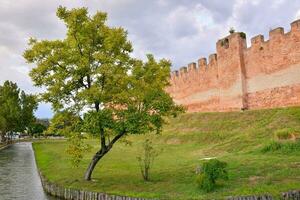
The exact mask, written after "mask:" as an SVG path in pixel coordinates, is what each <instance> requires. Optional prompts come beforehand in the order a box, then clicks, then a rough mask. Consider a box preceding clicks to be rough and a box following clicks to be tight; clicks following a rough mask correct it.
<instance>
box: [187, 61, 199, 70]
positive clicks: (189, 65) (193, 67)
mask: <svg viewBox="0 0 300 200" xmlns="http://www.w3.org/2000/svg"><path fill="white" fill-rule="evenodd" d="M195 70H197V65H196V63H194V62H192V63H190V64H188V71H195Z"/></svg>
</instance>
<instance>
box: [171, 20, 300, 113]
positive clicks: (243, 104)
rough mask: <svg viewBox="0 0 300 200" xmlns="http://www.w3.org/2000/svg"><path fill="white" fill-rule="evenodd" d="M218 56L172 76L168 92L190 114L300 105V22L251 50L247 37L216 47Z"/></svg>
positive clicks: (224, 41) (233, 36)
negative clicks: (286, 31)
mask: <svg viewBox="0 0 300 200" xmlns="http://www.w3.org/2000/svg"><path fill="white" fill-rule="evenodd" d="M216 50H217V53H216V54H211V55H210V56H209V59H208V62H207V59H206V58H200V59H199V60H198V62H197V63H190V64H189V65H188V66H187V67H182V68H180V70H179V71H174V72H172V74H171V76H170V83H171V84H170V86H169V87H168V88H166V91H167V92H169V93H170V95H171V96H172V97H173V99H174V101H175V102H176V103H178V104H181V105H184V106H185V107H186V108H187V109H188V111H189V112H201V111H234V110H244V109H261V108H272V107H285V106H298V105H300V20H297V21H295V22H293V23H291V30H290V31H289V32H288V33H284V30H283V28H276V29H274V30H271V31H270V33H269V40H267V41H265V40H264V36H262V35H258V36H255V37H253V38H252V39H251V46H250V47H247V44H246V37H245V34H243V33H233V34H231V35H229V36H227V37H225V38H223V39H220V40H219V41H218V42H217V43H216Z"/></svg>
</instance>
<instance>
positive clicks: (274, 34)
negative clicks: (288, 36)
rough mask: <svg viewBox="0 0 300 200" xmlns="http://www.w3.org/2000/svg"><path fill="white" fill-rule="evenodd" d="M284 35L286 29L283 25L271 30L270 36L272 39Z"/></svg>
mask: <svg viewBox="0 0 300 200" xmlns="http://www.w3.org/2000/svg"><path fill="white" fill-rule="evenodd" d="M283 35H284V29H283V28H282V27H278V28H275V29H273V30H270V31H269V38H270V41H271V40H277V39H279V38H281V37H282V36H283Z"/></svg>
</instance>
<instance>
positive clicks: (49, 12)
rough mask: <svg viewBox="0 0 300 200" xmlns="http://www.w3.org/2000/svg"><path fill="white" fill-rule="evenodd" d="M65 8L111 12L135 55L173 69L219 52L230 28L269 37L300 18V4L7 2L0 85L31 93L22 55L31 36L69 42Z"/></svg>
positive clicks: (45, 113) (0, 13) (45, 114)
mask: <svg viewBox="0 0 300 200" xmlns="http://www.w3.org/2000/svg"><path fill="white" fill-rule="evenodd" d="M59 5H64V6H67V7H68V8H74V7H82V6H84V7H88V8H89V10H90V12H91V13H93V12H95V11H96V10H101V11H105V12H107V13H108V18H109V19H108V24H109V25H111V26H122V27H123V28H125V29H126V30H128V33H129V35H128V36H129V39H130V40H131V41H132V43H133V46H134V56H135V57H138V58H141V59H144V58H145V54H146V53H152V54H154V55H155V56H156V57H158V58H168V59H171V61H172V63H173V66H172V68H173V70H175V69H178V68H179V67H181V66H184V65H187V64H188V63H190V62H193V61H196V60H197V59H198V58H200V57H208V55H209V54H211V53H214V52H215V43H216V41H217V39H219V38H221V37H224V36H226V35H227V33H228V30H229V29H230V27H234V28H235V30H237V31H243V32H245V33H246V34H247V38H248V40H249V38H251V37H253V36H255V35H257V34H264V35H265V38H266V39H268V32H269V30H270V29H273V28H276V27H279V26H282V27H284V28H285V31H286V32H287V31H289V27H290V25H289V24H290V23H291V22H292V21H294V20H296V19H299V18H300V0H226V1H221V0H197V1H196V0H152V1H149V0H42V1H41V0H18V1H12V0H1V1H0V84H2V83H3V82H4V81H5V80H11V81H14V82H17V83H18V85H19V87H20V88H21V89H23V90H25V91H26V92H29V93H38V92H40V91H42V89H39V88H36V87H34V86H33V84H32V82H31V80H30V78H29V76H28V72H29V71H30V69H31V68H32V67H34V66H30V65H28V64H26V63H25V60H24V59H23V57H22V53H23V51H24V50H25V49H26V46H27V41H28V39H29V37H31V36H34V37H36V38H38V39H57V38H63V37H64V34H65V27H64V25H63V23H62V22H61V21H59V20H58V19H57V17H56V16H55V13H56V8H57V7H58V6H59ZM36 115H37V116H38V117H40V118H49V117H51V116H52V111H51V106H50V105H47V104H44V103H42V104H40V106H39V109H38V111H37V112H36Z"/></svg>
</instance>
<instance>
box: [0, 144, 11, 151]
mask: <svg viewBox="0 0 300 200" xmlns="http://www.w3.org/2000/svg"><path fill="white" fill-rule="evenodd" d="M9 145H11V144H5V145H4V146H1V147H0V151H1V150H3V149H6V148H7V147H8V146H9Z"/></svg>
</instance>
